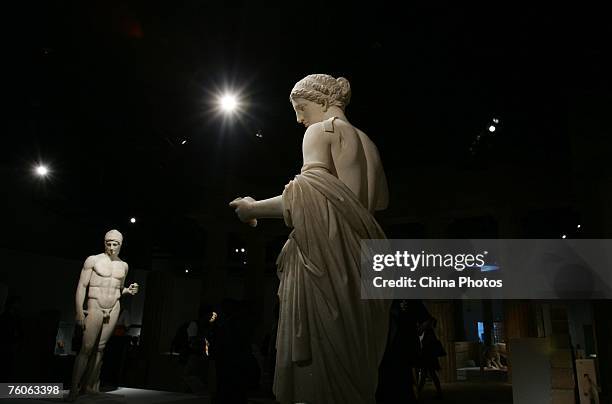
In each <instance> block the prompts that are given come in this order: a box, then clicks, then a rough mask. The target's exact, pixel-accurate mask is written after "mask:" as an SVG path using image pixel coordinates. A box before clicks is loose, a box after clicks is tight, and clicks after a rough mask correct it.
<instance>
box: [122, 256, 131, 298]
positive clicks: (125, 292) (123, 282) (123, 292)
mask: <svg viewBox="0 0 612 404" xmlns="http://www.w3.org/2000/svg"><path fill="white" fill-rule="evenodd" d="M128 269H129V268H128V264H127V263H126V264H125V274H124V275H123V279H121V296H123V295H127V294H128V293H130V291H129V289H128V288H126V287H124V285H125V280H126V279H127V274H128Z"/></svg>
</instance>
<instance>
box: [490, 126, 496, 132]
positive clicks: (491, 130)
mask: <svg viewBox="0 0 612 404" xmlns="http://www.w3.org/2000/svg"><path fill="white" fill-rule="evenodd" d="M489 132H491V133H493V132H495V125H491V126H489Z"/></svg>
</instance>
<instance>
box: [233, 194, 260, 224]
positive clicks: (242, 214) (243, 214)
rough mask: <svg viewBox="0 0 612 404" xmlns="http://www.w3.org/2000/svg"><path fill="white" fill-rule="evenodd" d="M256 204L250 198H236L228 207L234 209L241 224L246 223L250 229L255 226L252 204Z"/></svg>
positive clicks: (255, 220)
mask: <svg viewBox="0 0 612 404" xmlns="http://www.w3.org/2000/svg"><path fill="white" fill-rule="evenodd" d="M255 202H257V201H256V200H255V199H253V198H251V197H250V196H246V197H244V198H236V199H234V200H233V201H231V202H230V203H229V206H230V207H232V208H234V211H235V212H236V214H237V215H238V219H240V221H241V222H243V223H247V224H248V225H249V226H251V227H255V226H257V219H256V218H255V216H254V215H253V204H254V203H255Z"/></svg>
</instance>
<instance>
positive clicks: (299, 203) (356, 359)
mask: <svg viewBox="0 0 612 404" xmlns="http://www.w3.org/2000/svg"><path fill="white" fill-rule="evenodd" d="M282 198H283V204H284V209H285V211H284V217H285V222H286V223H287V225H288V226H289V227H293V229H294V230H293V231H292V233H291V235H290V236H289V239H288V240H287V242H286V244H285V246H284V247H283V249H282V251H281V253H280V256H279V258H278V261H277V265H278V276H279V278H280V286H279V290H278V296H279V299H280V319H279V324H278V333H277V359H276V373H275V377H274V393H275V395H276V399H277V400H278V401H280V402H281V403H283V404H284V403H294V402H306V403H308V404H326V403H329V404H343V403H347V404H348V403H350V404H374V403H375V402H376V401H375V392H376V386H377V382H378V366H379V364H380V361H381V358H382V355H383V353H384V349H385V343H386V338H387V329H388V318H389V302H388V301H385V300H362V299H361V279H360V262H361V256H360V242H361V239H381V238H385V235H384V233H383V231H382V230H381V228H380V226H379V225H378V223H377V222H376V220H375V219H374V217H373V216H372V214H371V213H370V212H369V211H368V210H367V209H366V208H365V207H364V206H363V205H362V204H361V202H359V200H358V199H357V197H356V196H355V195H354V194H353V192H352V191H351V190H350V189H349V188H348V187H347V186H346V185H345V184H344V183H343V182H342V181H340V180H339V179H338V178H336V177H335V176H334V175H332V174H330V173H329V171H328V170H327V169H325V167H322V165H320V164H315V165H314V166H310V167H308V166H305V167H304V168H303V169H302V173H301V174H300V175H298V176H296V177H295V179H294V180H292V181H291V182H289V184H288V185H287V186H286V187H285V191H284V192H283V196H282Z"/></svg>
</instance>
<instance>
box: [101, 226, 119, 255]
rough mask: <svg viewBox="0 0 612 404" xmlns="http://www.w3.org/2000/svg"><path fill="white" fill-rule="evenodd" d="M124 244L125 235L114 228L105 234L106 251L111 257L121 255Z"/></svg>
mask: <svg viewBox="0 0 612 404" xmlns="http://www.w3.org/2000/svg"><path fill="white" fill-rule="evenodd" d="M121 244H123V236H122V235H121V233H119V231H117V230H115V229H113V230H110V231H108V232H107V233H106V234H105V235H104V252H105V253H106V254H107V255H108V256H109V257H111V258H116V257H117V256H119V251H120V250H121Z"/></svg>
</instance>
